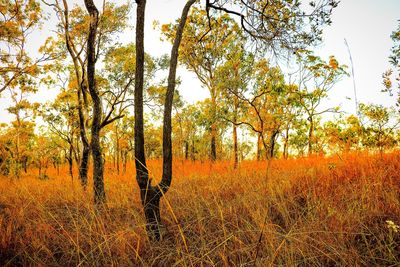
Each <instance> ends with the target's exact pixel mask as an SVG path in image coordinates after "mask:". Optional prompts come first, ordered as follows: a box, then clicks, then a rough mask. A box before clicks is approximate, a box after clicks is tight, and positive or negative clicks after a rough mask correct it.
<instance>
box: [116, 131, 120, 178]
mask: <svg viewBox="0 0 400 267" xmlns="http://www.w3.org/2000/svg"><path fill="white" fill-rule="evenodd" d="M115 149H116V153H117V154H116V156H117V162H116V164H117V173H118V175H119V162H120V149H119V136H118V124H115Z"/></svg>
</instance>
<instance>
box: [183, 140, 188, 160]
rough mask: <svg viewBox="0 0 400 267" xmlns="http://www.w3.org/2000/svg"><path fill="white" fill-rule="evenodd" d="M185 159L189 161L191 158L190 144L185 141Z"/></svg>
mask: <svg viewBox="0 0 400 267" xmlns="http://www.w3.org/2000/svg"><path fill="white" fill-rule="evenodd" d="M184 143H185V159H186V160H187V159H188V158H189V142H188V141H187V140H185V142H184Z"/></svg>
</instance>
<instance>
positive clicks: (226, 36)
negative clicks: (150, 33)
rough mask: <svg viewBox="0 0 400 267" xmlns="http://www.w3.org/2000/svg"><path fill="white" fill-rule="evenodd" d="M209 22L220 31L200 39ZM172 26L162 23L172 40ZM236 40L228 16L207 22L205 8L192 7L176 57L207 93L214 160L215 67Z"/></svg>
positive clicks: (234, 27) (239, 39) (237, 36)
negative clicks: (194, 75) (209, 99)
mask: <svg viewBox="0 0 400 267" xmlns="http://www.w3.org/2000/svg"><path fill="white" fill-rule="evenodd" d="M209 23H210V24H211V25H212V27H214V28H217V29H223V30H220V31H217V30H214V31H211V32H210V33H209V34H207V35H206V36H204V38H200V37H201V36H202V35H203V34H204V33H205V32H207V29H208V27H209ZM175 28H176V26H174V25H172V24H169V25H163V26H162V31H163V34H164V35H165V36H166V37H167V39H168V40H170V41H171V42H172V41H173V40H174V37H175ZM237 42H239V43H242V42H243V40H242V36H241V32H240V28H239V25H237V24H236V23H235V21H234V20H233V19H231V18H230V17H229V16H228V15H224V16H221V17H218V18H216V19H211V20H210V21H208V19H207V14H206V12H205V11H204V10H200V9H198V8H193V9H192V12H191V13H190V16H189V18H188V23H187V26H186V27H185V31H184V33H183V37H182V45H181V47H180V56H179V59H180V61H181V62H182V63H183V64H184V65H185V66H186V67H187V68H188V69H189V70H191V71H193V72H194V73H195V74H196V76H197V77H198V79H199V80H200V82H201V83H202V85H203V86H204V87H205V88H207V90H208V91H209V92H210V96H211V107H210V108H211V112H210V116H211V117H210V120H211V125H210V133H211V140H210V159H211V160H212V161H215V160H216V159H217V131H218V129H217V123H218V122H217V120H218V116H217V112H218V111H217V106H218V102H219V101H220V100H221V99H220V98H221V91H219V90H218V77H217V76H216V75H217V68H218V67H220V66H222V65H223V64H224V63H225V62H226V56H227V55H228V54H229V53H231V52H232V51H234V50H233V49H234V48H235V46H234V43H237ZM236 47H237V46H236Z"/></svg>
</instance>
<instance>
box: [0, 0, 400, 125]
mask: <svg viewBox="0 0 400 267" xmlns="http://www.w3.org/2000/svg"><path fill="white" fill-rule="evenodd" d="M74 2H78V3H80V2H81V1H74ZM96 2H100V3H101V2H102V1H96ZM121 2H122V1H121ZM203 2H204V1H203ZM100 3H98V5H99V6H100ZM184 3H185V1H184V0H148V1H147V11H146V30H145V48H146V52H147V53H149V54H151V55H153V56H160V55H162V54H164V53H169V52H170V48H171V45H170V44H169V43H162V42H161V41H160V35H159V32H158V31H157V30H153V27H152V22H153V21H154V20H158V21H159V22H160V23H161V24H164V23H169V22H172V21H174V20H175V19H176V18H178V17H179V15H180V13H181V10H182V8H183V5H184ZM134 13H135V9H133V14H132V25H134ZM399 19H400V0H342V1H341V3H340V4H339V7H338V8H336V9H335V10H334V13H333V17H332V21H333V23H332V25H331V26H329V27H326V28H325V31H324V36H323V39H324V43H323V44H322V45H320V46H319V47H318V48H316V49H315V51H316V54H317V55H320V56H321V57H322V58H323V59H328V58H329V56H330V55H335V56H336V58H337V60H338V61H339V63H341V64H346V65H348V66H351V63H350V59H349V53H348V50H347V47H346V45H345V43H344V39H346V40H347V42H348V44H349V46H350V50H351V54H352V57H353V63H354V70H355V79H356V86H357V96H358V100H359V102H367V103H377V104H383V105H386V106H389V105H392V104H393V103H394V99H393V98H390V97H388V96H387V95H385V94H383V93H381V92H380V90H381V89H382V78H381V76H382V73H383V72H384V71H385V70H387V69H388V68H389V64H388V56H389V55H390V48H391V46H392V41H391V39H390V34H391V32H392V31H393V30H395V29H396V28H397V24H398V20H399ZM54 23H55V22H54V20H50V21H49V22H48V23H46V25H45V27H44V29H43V32H42V33H41V34H40V35H39V34H37V35H36V36H33V37H32V40H31V48H32V50H36V49H37V48H38V47H39V46H40V45H41V44H42V43H43V41H44V39H43V36H45V34H46V32H48V31H49V30H50V29H51V27H52V26H53V25H54ZM134 38H135V36H134V30H131V31H130V32H127V33H126V34H124V36H122V37H121V41H122V42H124V43H127V42H131V41H133V40H134ZM178 75H179V76H180V77H181V78H182V84H181V86H180V87H179V90H180V92H181V95H182V96H183V97H184V98H185V99H186V100H187V101H188V102H190V103H193V102H195V101H197V100H201V99H204V98H206V97H208V96H209V94H208V92H207V90H205V89H203V88H201V85H200V83H199V81H198V80H197V79H196V77H195V75H194V74H193V73H190V72H188V71H185V70H184V69H182V68H180V69H179V70H178ZM57 93H58V91H57V89H52V90H49V89H45V88H43V89H40V91H39V92H38V93H37V94H36V95H35V96H33V97H32V99H33V101H38V102H45V101H46V100H51V99H53V98H54V97H55V95H57ZM2 97H3V98H2V99H1V100H0V122H8V121H10V120H12V119H13V118H12V116H10V115H9V114H8V112H7V111H6V110H5V108H6V107H7V106H9V104H10V101H9V99H8V98H7V94H6V93H4V94H3V95H2ZM346 97H347V98H348V97H350V98H351V100H349V99H347V98H346ZM353 97H354V93H353V82H352V78H351V77H346V78H344V79H343V80H342V81H341V82H339V83H338V84H336V86H335V87H334V88H333V89H332V92H331V94H330V99H329V100H328V101H326V103H325V105H335V106H336V105H341V107H342V109H343V110H344V111H346V112H348V113H354V111H355V107H354V106H355V105H354V100H353Z"/></svg>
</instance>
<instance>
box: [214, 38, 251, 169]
mask: <svg viewBox="0 0 400 267" xmlns="http://www.w3.org/2000/svg"><path fill="white" fill-rule="evenodd" d="M243 41H244V40H243ZM231 45H233V46H232V47H230V48H229V50H228V51H227V52H228V53H229V54H228V55H227V61H226V62H225V63H224V64H223V65H222V66H219V67H218V68H217V71H216V79H217V80H218V83H217V87H218V91H220V92H221V96H222V99H223V101H224V102H223V105H224V106H225V107H226V108H227V110H226V113H227V114H226V116H227V117H228V118H226V119H227V120H228V121H232V140H233V162H234V163H233V167H234V168H237V166H238V161H239V151H238V133H237V127H238V126H237V123H238V121H239V116H241V115H242V116H243V114H240V112H241V109H242V108H243V107H242V106H243V103H242V101H240V99H239V97H238V95H244V93H245V92H246V91H247V90H248V85H249V82H250V80H251V76H252V71H253V66H254V55H253V54H251V53H247V52H246V51H245V49H244V42H243V43H240V42H238V43H231ZM232 99H233V101H232Z"/></svg>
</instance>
